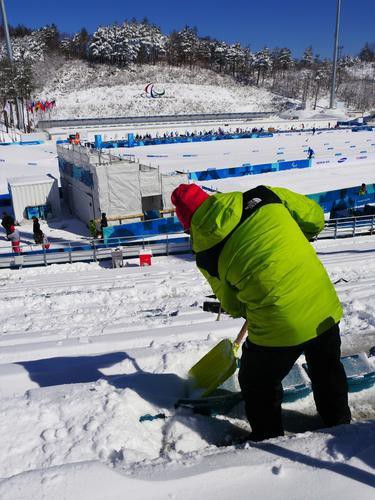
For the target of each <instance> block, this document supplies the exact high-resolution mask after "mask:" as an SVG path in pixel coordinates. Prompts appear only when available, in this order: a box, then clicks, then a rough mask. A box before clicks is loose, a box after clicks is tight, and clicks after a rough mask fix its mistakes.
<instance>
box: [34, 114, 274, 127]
mask: <svg viewBox="0 0 375 500" xmlns="http://www.w3.org/2000/svg"><path fill="white" fill-rule="evenodd" d="M275 114H276V111H257V112H251V113H250V112H249V113H209V114H208V113H201V114H192V115H155V116H120V117H117V116H116V117H106V118H100V117H98V118H77V119H65V120H40V121H39V122H38V125H37V127H38V128H39V129H41V130H46V129H49V128H53V127H82V126H93V125H133V124H139V123H146V124H149V123H176V122H186V121H188V122H200V121H217V120H224V121H225V120H228V121H230V120H252V119H254V118H267V117H269V116H272V115H275Z"/></svg>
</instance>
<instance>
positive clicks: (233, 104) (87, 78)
mask: <svg viewBox="0 0 375 500" xmlns="http://www.w3.org/2000/svg"><path fill="white" fill-rule="evenodd" d="M148 83H154V84H155V85H156V86H157V87H158V88H159V89H162V90H165V94H164V96H162V97H160V98H150V97H147V96H146V94H145V91H144V90H145V87H146V85H147V84H148ZM38 97H39V98H50V99H52V98H53V99H56V104H57V105H56V108H55V109H54V110H53V111H52V112H51V113H48V112H47V113H44V114H40V116H39V118H40V119H42V118H43V116H44V117H45V118H48V117H51V118H52V117H53V118H80V117H97V116H103V117H104V116H138V115H161V114H189V113H219V112H242V111H278V110H281V109H283V108H284V106H285V104H286V102H288V99H286V98H283V97H280V96H277V95H275V94H272V93H271V92H269V91H267V90H264V89H258V88H257V87H250V86H246V87H245V86H242V85H240V84H238V83H236V82H235V80H234V79H232V78H231V77H229V76H222V75H219V74H218V73H215V72H213V71H210V70H206V69H198V68H196V69H194V70H189V69H187V68H177V67H170V66H165V65H158V66H151V65H147V66H136V65H131V66H130V67H129V69H120V68H116V67H112V66H108V65H100V64H96V65H92V64H91V65H90V64H89V63H86V62H83V61H79V60H75V61H68V62H66V63H65V64H63V65H62V66H61V67H60V69H59V70H58V71H57V72H56V73H55V76H54V78H53V80H51V81H50V82H49V83H47V84H46V85H45V86H44V88H43V89H42V90H41V92H40V94H39V95H38Z"/></svg>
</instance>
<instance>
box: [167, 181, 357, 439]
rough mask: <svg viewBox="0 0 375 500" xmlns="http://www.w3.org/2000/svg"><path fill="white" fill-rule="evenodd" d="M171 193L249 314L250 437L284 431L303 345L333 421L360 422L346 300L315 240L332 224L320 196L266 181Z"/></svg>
mask: <svg viewBox="0 0 375 500" xmlns="http://www.w3.org/2000/svg"><path fill="white" fill-rule="evenodd" d="M171 200H172V203H173V205H175V207H176V215H177V217H178V219H179V220H180V222H181V224H182V225H183V227H184V229H185V231H186V232H190V234H191V240H192V248H193V252H194V253H195V255H196V263H197V266H198V268H199V270H200V271H201V272H202V274H203V275H204V276H205V278H206V279H207V281H208V282H209V284H210V285H211V288H212V290H213V292H214V293H215V295H216V296H217V298H218V299H219V300H220V303H221V306H222V308H223V310H225V311H226V312H227V313H229V314H230V315H231V316H233V317H235V318H239V317H243V318H245V319H246V320H247V321H248V325H249V326H248V338H247V340H246V342H245V343H244V345H243V349H242V358H241V365H240V371H239V383H240V386H241V392H242V395H243V398H244V400H245V407H246V414H247V417H248V420H249V423H250V425H251V429H252V433H251V435H250V437H249V439H252V440H255V441H261V440H263V439H268V438H271V437H276V436H281V435H283V434H284V430H283V424H282V418H281V402H282V398H283V390H282V384H281V382H282V380H283V379H284V377H285V376H286V375H287V374H288V373H289V371H290V370H291V368H292V367H293V365H294V363H295V361H296V360H297V359H298V357H299V356H300V355H301V354H302V353H304V354H305V357H306V362H307V365H308V370H309V376H310V378H311V381H312V389H313V394H314V399H315V403H316V407H317V410H318V413H319V414H320V416H321V417H322V419H323V422H324V424H325V425H326V426H333V425H338V424H347V423H350V420H351V413H350V409H349V406H348V387H347V380H346V375H345V371H344V368H343V365H342V363H341V361H340V345H341V341H340V331H339V321H340V319H341V317H342V308H341V305H340V302H339V299H338V297H337V294H336V292H335V289H334V287H333V285H332V283H331V281H330V279H329V277H328V275H327V272H326V270H325V269H324V267H323V265H322V263H321V262H320V260H319V259H318V257H317V255H316V253H315V250H314V248H313V247H312V245H311V244H310V243H309V241H310V240H311V239H313V238H314V237H315V236H316V235H317V234H318V233H319V232H320V231H321V230H322V229H323V227H324V214H323V210H322V209H321V208H320V207H319V205H317V204H316V203H315V202H314V201H312V200H310V199H308V198H307V197H305V196H303V195H300V194H297V193H294V192H292V191H289V190H288V189H284V188H276V187H266V186H258V187H256V188H254V189H251V190H249V191H247V192H245V193H241V192H232V193H218V194H214V195H212V196H209V195H208V194H207V193H205V192H204V191H203V190H202V189H201V188H200V187H198V186H197V185H195V184H181V185H180V186H179V187H178V188H176V189H175V190H174V191H173V193H172V197H171Z"/></svg>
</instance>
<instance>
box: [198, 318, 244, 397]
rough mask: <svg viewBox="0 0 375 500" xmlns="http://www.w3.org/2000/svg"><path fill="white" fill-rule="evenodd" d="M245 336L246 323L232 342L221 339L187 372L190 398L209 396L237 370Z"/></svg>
mask: <svg viewBox="0 0 375 500" xmlns="http://www.w3.org/2000/svg"><path fill="white" fill-rule="evenodd" d="M246 334H247V321H245V323H244V324H243V326H242V328H241V330H240V333H239V334H238V335H237V338H236V340H235V341H234V342H233V341H232V340H230V339H223V340H222V341H221V342H219V343H218V344H217V345H216V346H215V347H214V348H213V349H211V351H209V352H208V353H207V354H206V355H205V356H204V357H203V358H202V359H200V360H199V361H198V363H196V364H195V365H194V366H193V367H192V368H190V370H189V379H190V388H191V393H192V396H194V397H205V396H209V395H210V394H211V393H212V392H213V391H214V390H215V389H217V388H218V387H219V386H220V385H221V384H222V383H224V382H225V381H226V380H227V379H228V378H229V377H230V376H231V375H233V373H234V372H235V371H236V369H237V353H238V350H239V348H240V346H241V343H242V341H243V339H244V337H245V335H246Z"/></svg>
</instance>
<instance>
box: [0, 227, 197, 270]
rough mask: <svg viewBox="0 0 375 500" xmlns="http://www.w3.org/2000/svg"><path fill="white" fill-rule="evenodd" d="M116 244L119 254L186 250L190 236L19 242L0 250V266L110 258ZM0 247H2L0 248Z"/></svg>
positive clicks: (130, 255)
mask: <svg viewBox="0 0 375 500" xmlns="http://www.w3.org/2000/svg"><path fill="white" fill-rule="evenodd" d="M118 247H120V248H121V249H122V253H123V258H124V259H128V258H134V257H138V256H139V253H140V251H141V250H145V249H147V250H148V249H150V250H151V251H152V255H169V254H178V253H186V252H189V251H190V250H191V245H190V238H189V237H188V236H186V235H185V234H184V233H179V234H177V235H160V238H158V239H156V237H155V238H154V239H150V238H139V237H138V238H137V237H117V238H109V239H108V242H107V243H104V242H103V240H92V239H91V240H89V239H87V240H83V241H81V242H71V241H61V242H60V246H54V248H50V249H48V250H45V249H41V248H40V245H34V244H25V245H21V246H20V249H21V252H20V253H12V252H9V251H7V252H6V253H0V268H21V267H27V266H43V265H45V266H47V265H50V264H62V263H70V264H72V263H73V262H98V261H100V260H104V259H111V258H112V252H113V251H114V250H115V249H116V248H118ZM1 250H3V248H2V249H1Z"/></svg>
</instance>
